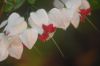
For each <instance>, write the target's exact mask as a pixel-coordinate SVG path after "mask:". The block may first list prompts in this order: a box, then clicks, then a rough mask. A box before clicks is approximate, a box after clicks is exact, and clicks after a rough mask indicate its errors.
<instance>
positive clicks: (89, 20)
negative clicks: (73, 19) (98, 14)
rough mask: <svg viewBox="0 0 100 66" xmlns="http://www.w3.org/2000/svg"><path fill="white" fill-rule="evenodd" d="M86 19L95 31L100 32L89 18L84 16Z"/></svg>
mask: <svg viewBox="0 0 100 66" xmlns="http://www.w3.org/2000/svg"><path fill="white" fill-rule="evenodd" d="M86 19H87V21H88V22H89V23H90V24H91V26H92V27H93V28H94V29H95V30H96V31H98V32H100V30H99V29H98V28H97V27H96V26H95V25H94V24H93V23H92V22H91V20H90V19H89V18H88V17H86Z"/></svg>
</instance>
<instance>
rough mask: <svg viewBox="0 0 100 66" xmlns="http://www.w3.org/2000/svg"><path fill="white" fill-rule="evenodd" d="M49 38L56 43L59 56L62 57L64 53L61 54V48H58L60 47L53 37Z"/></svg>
mask: <svg viewBox="0 0 100 66" xmlns="http://www.w3.org/2000/svg"><path fill="white" fill-rule="evenodd" d="M51 40H52V41H53V43H54V44H55V45H56V47H57V49H58V50H59V52H60V54H61V56H62V57H63V58H64V54H63V52H62V50H61V49H60V47H59V45H58V43H57V42H56V41H55V39H54V38H51Z"/></svg>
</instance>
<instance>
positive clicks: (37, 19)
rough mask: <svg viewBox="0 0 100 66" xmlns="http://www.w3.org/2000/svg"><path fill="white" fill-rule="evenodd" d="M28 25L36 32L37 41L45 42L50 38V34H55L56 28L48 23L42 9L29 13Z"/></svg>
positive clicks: (47, 18)
mask: <svg viewBox="0 0 100 66" xmlns="http://www.w3.org/2000/svg"><path fill="white" fill-rule="evenodd" d="M28 23H29V25H30V26H31V27H32V28H34V29H36V30H37V32H38V39H39V40H41V41H43V42H44V41H46V40H47V39H48V38H50V37H51V36H50V35H49V34H50V33H53V32H55V30H56V27H55V26H54V24H53V23H52V22H51V21H50V19H49V17H48V14H47V12H46V11H45V10H44V9H39V10H37V11H36V12H31V13H30V17H29V22H28Z"/></svg>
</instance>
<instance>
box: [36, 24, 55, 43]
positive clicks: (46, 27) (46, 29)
mask: <svg viewBox="0 0 100 66" xmlns="http://www.w3.org/2000/svg"><path fill="white" fill-rule="evenodd" d="M42 28H43V30H44V33H43V34H42V35H39V36H38V39H39V40H41V41H42V42H45V41H46V40H47V38H48V37H49V34H50V33H52V32H54V31H55V30H56V27H53V24H49V25H43V26H42Z"/></svg>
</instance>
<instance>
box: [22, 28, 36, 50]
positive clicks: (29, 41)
mask: <svg viewBox="0 0 100 66" xmlns="http://www.w3.org/2000/svg"><path fill="white" fill-rule="evenodd" d="M37 38H38V33H37V31H36V30H35V29H27V30H26V31H24V32H23V33H22V34H21V35H20V39H21V41H22V42H23V44H24V45H25V46H26V47H27V48H28V49H31V48H32V47H33V46H34V44H35V42H36V41H37Z"/></svg>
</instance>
